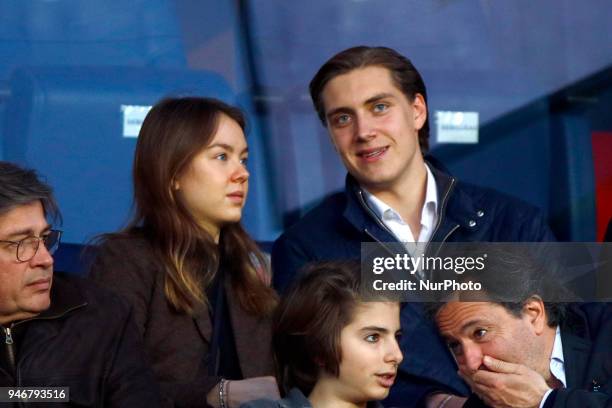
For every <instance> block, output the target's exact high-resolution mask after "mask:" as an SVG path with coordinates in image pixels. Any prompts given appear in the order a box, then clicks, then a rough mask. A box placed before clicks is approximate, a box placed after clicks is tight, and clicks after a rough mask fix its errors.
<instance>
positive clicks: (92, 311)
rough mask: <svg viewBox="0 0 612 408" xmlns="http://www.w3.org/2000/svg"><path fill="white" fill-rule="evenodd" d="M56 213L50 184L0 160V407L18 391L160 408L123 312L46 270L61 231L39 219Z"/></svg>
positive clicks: (42, 398)
mask: <svg viewBox="0 0 612 408" xmlns="http://www.w3.org/2000/svg"><path fill="white" fill-rule="evenodd" d="M58 218H59V211H58V208H57V205H56V203H55V201H54V198H53V195H52V191H51V188H50V187H49V186H48V185H46V184H45V183H43V182H41V181H40V180H39V179H38V177H37V175H36V173H35V172H34V171H32V170H26V169H22V168H20V167H18V166H16V165H14V164H11V163H8V162H2V161H0V406H6V405H4V404H6V403H11V402H14V403H15V404H17V403H18V402H19V399H20V398H21V399H23V398H24V397H25V398H28V399H29V401H30V402H32V401H37V402H53V401H63V402H64V403H67V404H68V406H72V405H78V406H105V407H120V406H121V407H123V406H125V407H144V406H148V407H149V406H150V407H156V406H158V405H159V394H158V390H157V386H156V385H155V382H154V379H153V376H152V374H151V371H150V370H149V367H148V365H147V364H146V362H145V358H144V355H143V352H142V347H141V344H140V342H139V340H138V335H137V332H136V331H135V327H133V323H132V320H131V319H132V317H131V310H130V308H129V307H128V306H127V305H126V304H125V303H123V302H121V301H120V300H119V299H118V298H116V297H115V296H114V295H112V294H110V293H107V292H106V291H103V290H101V289H98V288H94V287H92V286H91V284H88V283H86V282H84V281H82V280H80V279H75V278H68V277H65V276H61V275H59V274H58V275H57V276H54V274H53V256H52V255H53V252H54V251H55V250H56V249H57V247H58V246H59V242H60V236H61V232H60V231H58V230H54V229H52V227H51V225H50V224H49V223H48V221H47V220H48V219H49V220H57V219H58ZM36 387H38V388H36ZM60 387H61V388H60ZM54 406H61V404H54Z"/></svg>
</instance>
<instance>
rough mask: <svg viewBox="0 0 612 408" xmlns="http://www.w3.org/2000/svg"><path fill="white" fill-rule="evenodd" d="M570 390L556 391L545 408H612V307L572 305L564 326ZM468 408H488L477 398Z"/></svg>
mask: <svg viewBox="0 0 612 408" xmlns="http://www.w3.org/2000/svg"><path fill="white" fill-rule="evenodd" d="M561 342H562V343H563V359H564V363H565V364H564V365H565V379H566V383H567V388H560V389H556V390H553V392H552V393H551V394H550V395H549V396H548V398H547V399H546V403H545V404H544V408H606V407H612V304H609V303H585V304H580V305H577V304H574V305H571V306H570V308H569V310H568V313H567V316H566V317H565V318H564V320H563V322H562V323H561ZM465 407H466V408H486V407H487V405H485V404H484V403H483V402H482V401H481V400H480V399H478V397H477V396H476V395H472V396H470V398H469V400H468V402H467V403H466V404H465Z"/></svg>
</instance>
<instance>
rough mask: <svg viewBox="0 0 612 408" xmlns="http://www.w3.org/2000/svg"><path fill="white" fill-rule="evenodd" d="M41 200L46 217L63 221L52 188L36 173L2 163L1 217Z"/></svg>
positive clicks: (0, 169)
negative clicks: (17, 208) (19, 207)
mask: <svg viewBox="0 0 612 408" xmlns="http://www.w3.org/2000/svg"><path fill="white" fill-rule="evenodd" d="M38 200H40V202H41V204H42V206H43V210H44V212H45V216H46V217H48V218H50V219H51V220H54V221H61V215H60V212H59V208H58V206H57V203H56V201H55V198H54V197H53V190H52V189H51V187H50V186H49V185H48V184H47V183H45V182H43V181H41V180H40V178H39V177H38V174H37V173H36V171H34V170H31V169H25V168H23V167H20V166H18V165H16V164H14V163H10V162H7V161H0V215H4V214H5V213H7V212H8V211H10V210H12V209H13V208H15V207H18V206H20V205H25V204H31V203H33V202H35V201H38Z"/></svg>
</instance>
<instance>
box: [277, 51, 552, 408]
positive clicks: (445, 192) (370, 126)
mask: <svg viewBox="0 0 612 408" xmlns="http://www.w3.org/2000/svg"><path fill="white" fill-rule="evenodd" d="M310 94H311V97H312V100H313V103H314V106H315V109H316V111H317V113H318V115H319V118H320V119H321V122H322V123H323V125H324V126H325V127H326V128H327V129H328V131H329V134H330V138H331V141H332V143H333V144H334V147H335V149H336V151H337V152H338V154H339V155H340V158H341V159H342V162H343V163H344V166H345V167H346V169H347V171H348V175H347V179H346V189H345V191H344V192H342V193H338V194H335V195H332V196H330V197H329V198H327V199H326V200H325V201H324V202H323V203H321V204H320V205H319V206H317V207H316V208H314V209H313V210H312V211H310V212H309V213H308V214H306V215H305V216H304V217H303V218H302V219H301V220H300V221H298V222H297V224H295V225H293V226H292V227H290V228H289V229H287V231H285V233H284V234H283V235H282V236H281V237H280V238H279V239H278V240H277V241H276V242H275V244H274V248H273V251H272V265H273V269H274V286H275V287H276V288H277V289H278V290H279V291H281V292H282V291H283V290H284V289H285V288H286V286H287V285H288V284H289V283H290V282H291V281H292V280H293V279H294V277H295V274H296V273H297V271H298V269H299V268H301V267H302V266H303V265H304V264H306V263H307V262H310V261H315V260H331V259H351V258H358V257H359V256H360V244H361V242H376V241H378V242H393V241H400V242H416V243H427V242H478V241H492V242H495V241H506V242H516V241H522V242H535V241H552V240H554V237H553V235H552V233H551V231H550V230H549V228H548V226H547V225H546V223H545V221H544V219H543V218H542V216H541V215H540V213H539V211H538V210H537V209H535V208H533V207H531V206H530V205H528V204H526V203H524V202H522V201H520V200H518V199H515V198H512V197H509V196H506V195H503V194H501V193H499V192H496V191H493V190H490V189H486V188H482V187H477V186H473V185H469V184H466V183H462V182H460V181H458V180H457V179H456V178H454V177H452V176H450V175H449V174H447V173H445V172H444V171H443V170H442V169H441V168H440V167H441V166H439V165H437V164H436V163H435V162H434V161H433V160H425V159H424V157H423V155H424V154H425V153H426V152H427V149H428V137H429V123H428V113H427V92H426V89H425V84H424V83H423V80H422V78H421V75H420V74H419V72H418V71H417V70H416V68H415V67H414V66H413V65H412V63H411V62H410V61H409V60H408V59H407V58H405V57H404V56H402V55H400V54H399V53H397V52H396V51H395V50H392V49H389V48H385V47H363V46H362V47H354V48H350V49H347V50H344V51H342V52H340V53H339V54H337V55H335V56H333V57H332V58H331V59H330V60H328V61H327V62H326V63H325V64H324V65H323V66H322V67H321V69H320V70H319V71H318V72H317V74H316V75H315V77H314V78H313V80H312V81H311V83H310ZM401 318H402V331H403V334H404V335H403V340H402V351H403V352H404V355H405V359H404V362H403V363H402V366H401V367H400V373H399V377H398V380H397V381H396V385H395V386H394V388H393V390H392V391H391V395H390V397H389V399H388V401H387V402H388V403H389V405H390V406H421V405H422V406H433V407H437V406H439V405H440V404H442V403H443V404H444V406H445V408H451V407H453V406H461V405H462V404H463V402H464V398H462V396H465V395H467V394H468V388H467V386H466V384H465V383H464V382H463V381H462V380H461V379H460V378H459V376H458V375H457V373H456V370H457V369H456V366H455V363H454V361H453V359H452V357H451V355H450V353H449V352H448V350H447V349H446V347H445V345H444V344H443V342H442V341H441V340H440V338H439V337H438V336H437V334H436V332H435V329H434V327H433V326H432V324H431V323H430V322H428V321H427V319H426V318H424V317H423V311H422V307H421V306H420V305H418V304H413V303H406V304H404V306H403V308H402V315H401ZM449 395H452V397H451V398H448V396H449Z"/></svg>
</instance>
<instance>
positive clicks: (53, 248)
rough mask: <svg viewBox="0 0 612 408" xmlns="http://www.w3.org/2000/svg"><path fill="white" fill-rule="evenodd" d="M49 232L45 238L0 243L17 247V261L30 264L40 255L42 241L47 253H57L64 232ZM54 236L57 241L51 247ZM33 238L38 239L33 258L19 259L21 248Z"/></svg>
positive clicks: (2, 241) (54, 230)
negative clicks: (50, 241) (29, 262)
mask: <svg viewBox="0 0 612 408" xmlns="http://www.w3.org/2000/svg"><path fill="white" fill-rule="evenodd" d="M48 232H49V233H48V235H46V236H43V237H35V236H29V237H25V238H23V239H20V240H19V241H9V240H0V243H5V244H13V245H17V250H16V251H15V257H16V258H17V261H18V262H28V261H30V260H31V259H32V258H34V257H35V256H36V254H37V253H38V248H40V241H43V243H44V244H45V247H46V248H47V251H49V253H50V254H53V253H54V252H55V251H57V248H59V245H60V242H61V239H62V233H63V231H62V230H57V229H51V230H49V231H48ZM54 236H56V237H57V238H56V239H55V241H53V242H52V243H51V246H49V245H48V241H49V240H50V239H51V237H54ZM32 238H35V239H36V246H35V247H34V252H33V253H32V256H30V257H29V258H27V259H21V258H19V250H20V249H21V246H22V245H23V243H24V242H26V241H27V240H31V239H32Z"/></svg>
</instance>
